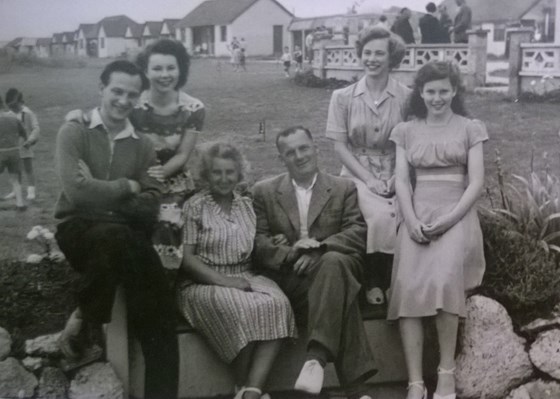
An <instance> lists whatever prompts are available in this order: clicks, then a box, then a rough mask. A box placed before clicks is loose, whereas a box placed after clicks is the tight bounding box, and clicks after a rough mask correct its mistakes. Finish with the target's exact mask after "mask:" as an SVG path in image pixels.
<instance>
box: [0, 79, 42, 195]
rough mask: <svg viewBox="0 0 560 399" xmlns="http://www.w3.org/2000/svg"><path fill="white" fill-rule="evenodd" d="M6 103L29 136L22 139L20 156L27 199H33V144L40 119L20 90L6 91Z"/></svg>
mask: <svg viewBox="0 0 560 399" xmlns="http://www.w3.org/2000/svg"><path fill="white" fill-rule="evenodd" d="M6 105H7V106H8V108H9V109H10V111H12V112H13V113H14V114H15V115H16V116H17V118H18V119H19V121H20V122H21V124H22V125H23V127H24V128H25V132H26V135H27V137H26V138H25V139H23V138H21V139H20V147H19V156H20V158H21V164H22V166H23V172H24V174H25V178H26V180H27V200H29V201H33V200H34V199H35V196H36V191H35V173H34V171H33V157H34V154H33V146H34V145H35V144H36V143H37V141H38V140H39V132H40V128H39V121H38V120H37V116H36V115H35V113H34V112H33V111H31V110H30V109H29V108H28V107H27V106H26V105H25V103H24V101H23V94H22V93H21V92H20V91H19V90H18V89H14V88H11V89H9V90H8V91H7V92H6ZM19 182H20V184H21V183H22V173H21V171H20V174H19ZM14 197H15V193H14V192H13V191H12V192H11V193H10V194H8V195H7V196H6V197H5V198H6V199H9V198H14Z"/></svg>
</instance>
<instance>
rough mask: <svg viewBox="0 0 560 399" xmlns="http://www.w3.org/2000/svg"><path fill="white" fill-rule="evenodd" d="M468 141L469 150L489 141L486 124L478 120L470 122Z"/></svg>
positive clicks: (468, 124) (468, 125)
mask: <svg viewBox="0 0 560 399" xmlns="http://www.w3.org/2000/svg"><path fill="white" fill-rule="evenodd" d="M467 139H468V142H469V148H472V147H474V146H475V145H476V144H478V143H482V142H484V141H486V140H488V132H487V131H486V126H485V125H484V123H482V122H481V121H479V120H478V119H473V120H470V121H469V122H468V123H467Z"/></svg>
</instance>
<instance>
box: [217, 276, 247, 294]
mask: <svg viewBox="0 0 560 399" xmlns="http://www.w3.org/2000/svg"><path fill="white" fill-rule="evenodd" d="M222 285H223V286H224V287H228V288H237V289H238V290H241V291H253V289H252V288H251V284H250V283H249V280H247V279H246V278H243V277H230V276H227V277H226V279H225V281H224V284H222Z"/></svg>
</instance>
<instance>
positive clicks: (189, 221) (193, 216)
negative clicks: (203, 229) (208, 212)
mask: <svg viewBox="0 0 560 399" xmlns="http://www.w3.org/2000/svg"><path fill="white" fill-rule="evenodd" d="M202 202H203V199H202V198H201V197H200V196H198V195H195V196H194V197H191V198H190V199H189V200H188V201H187V202H185V205H183V222H184V224H183V244H184V245H196V244H197V242H198V232H199V231H200V221H201V215H202Z"/></svg>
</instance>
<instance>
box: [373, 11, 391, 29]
mask: <svg viewBox="0 0 560 399" xmlns="http://www.w3.org/2000/svg"><path fill="white" fill-rule="evenodd" d="M374 26H375V27H380V28H385V29H387V30H389V23H388V22H387V16H386V15H382V16H380V17H379V21H377V23H376V24H375V25H374Z"/></svg>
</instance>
